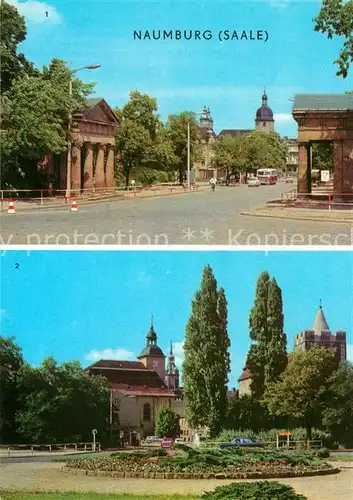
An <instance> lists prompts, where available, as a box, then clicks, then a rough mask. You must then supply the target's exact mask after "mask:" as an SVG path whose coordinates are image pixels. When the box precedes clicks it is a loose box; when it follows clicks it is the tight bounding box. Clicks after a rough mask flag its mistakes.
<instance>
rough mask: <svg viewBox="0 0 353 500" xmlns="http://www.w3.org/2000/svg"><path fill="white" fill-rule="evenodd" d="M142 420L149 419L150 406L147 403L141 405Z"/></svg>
mask: <svg viewBox="0 0 353 500" xmlns="http://www.w3.org/2000/svg"><path fill="white" fill-rule="evenodd" d="M143 420H144V422H146V421H150V420H151V406H150V404H149V403H145V404H144V405H143Z"/></svg>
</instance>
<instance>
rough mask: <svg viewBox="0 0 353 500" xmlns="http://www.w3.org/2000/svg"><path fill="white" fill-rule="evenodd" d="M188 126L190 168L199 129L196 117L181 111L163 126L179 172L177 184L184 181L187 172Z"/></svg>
mask: <svg viewBox="0 0 353 500" xmlns="http://www.w3.org/2000/svg"><path fill="white" fill-rule="evenodd" d="M188 124H189V126H190V168H191V165H192V161H193V160H195V159H196V158H197V155H198V149H197V138H198V131H199V127H198V124H197V121H196V116H195V114H194V113H192V112H190V111H183V112H182V113H180V114H178V115H170V116H169V117H168V121H167V123H166V126H165V130H166V137H167V138H168V139H169V140H170V142H171V144H172V145H173V153H174V155H175V157H176V162H175V165H176V168H177V169H178V171H179V182H180V183H182V182H183V180H184V174H185V172H186V170H187V130H188Z"/></svg>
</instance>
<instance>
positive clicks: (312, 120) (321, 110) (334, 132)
mask: <svg viewBox="0 0 353 500" xmlns="http://www.w3.org/2000/svg"><path fill="white" fill-rule="evenodd" d="M292 113H293V117H294V119H295V120H296V122H297V123H298V143H299V165H298V197H305V196H310V194H311V164H312V155H311V146H312V144H313V143H314V142H319V141H331V142H332V145H333V147H332V151H333V194H334V197H335V199H336V200H342V201H351V200H352V197H353V94H297V95H296V96H295V97H294V103H293V110H292ZM350 194H351V195H352V197H350V196H349V195H350Z"/></svg>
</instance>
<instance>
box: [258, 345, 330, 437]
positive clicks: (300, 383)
mask: <svg viewBox="0 0 353 500" xmlns="http://www.w3.org/2000/svg"><path fill="white" fill-rule="evenodd" d="M336 369H337V359H336V353H335V350H333V349H327V348H325V347H314V348H312V349H309V350H308V351H305V350H300V349H297V350H295V351H294V352H293V353H292V354H291V355H290V357H289V362H288V365H287V367H286V369H285V371H284V372H283V373H282V375H281V376H280V378H279V380H277V382H273V383H272V384H269V385H268V386H267V388H266V392H265V394H264V401H265V403H266V405H267V406H268V409H269V411H270V413H271V414H273V415H283V416H292V417H295V418H298V419H301V421H302V422H303V423H304V425H305V427H306V431H307V439H309V440H311V435H312V428H313V427H314V425H315V424H320V422H321V414H322V411H323V410H324V408H326V407H327V406H328V405H330V406H331V405H332V399H331V398H330V392H329V386H330V382H329V381H330V378H331V376H332V375H333V373H334V371H335V370H336Z"/></svg>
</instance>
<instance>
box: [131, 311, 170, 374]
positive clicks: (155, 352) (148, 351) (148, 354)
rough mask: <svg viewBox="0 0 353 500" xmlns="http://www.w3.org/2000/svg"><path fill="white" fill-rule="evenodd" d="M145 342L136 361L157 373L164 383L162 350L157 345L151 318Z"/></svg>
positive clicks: (163, 356)
mask: <svg viewBox="0 0 353 500" xmlns="http://www.w3.org/2000/svg"><path fill="white" fill-rule="evenodd" d="M146 341H147V342H146V346H145V347H144V348H143V349H142V351H141V353H140V355H139V356H138V358H137V359H139V360H140V361H141V363H143V364H144V365H145V367H146V368H147V369H148V370H154V371H155V372H157V373H158V375H159V376H160V378H161V380H162V381H164V377H165V355H164V354H163V351H162V349H161V348H160V347H158V345H157V334H156V332H155V331H154V326H153V318H152V320H151V327H150V330H149V332H148V333H147V335H146Z"/></svg>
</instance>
